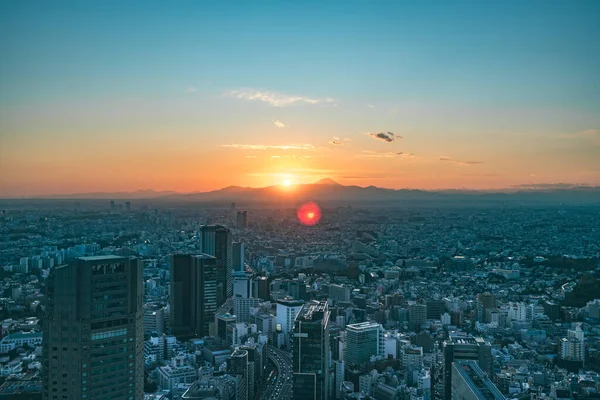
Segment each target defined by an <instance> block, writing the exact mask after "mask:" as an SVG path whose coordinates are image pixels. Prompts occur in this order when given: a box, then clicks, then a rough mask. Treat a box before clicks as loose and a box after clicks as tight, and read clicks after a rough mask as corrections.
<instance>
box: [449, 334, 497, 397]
mask: <svg viewBox="0 0 600 400" xmlns="http://www.w3.org/2000/svg"><path fill="white" fill-rule="evenodd" d="M461 360H474V361H477V363H478V364H479V367H480V368H481V369H482V370H483V371H484V372H485V373H487V374H488V375H489V376H491V375H492V372H493V364H492V346H491V345H490V344H489V343H488V342H486V341H485V340H483V339H482V338H479V337H473V336H470V335H463V334H451V335H450V339H448V340H446V341H445V342H444V399H445V400H451V398H452V396H451V395H452V363H453V362H455V361H461Z"/></svg>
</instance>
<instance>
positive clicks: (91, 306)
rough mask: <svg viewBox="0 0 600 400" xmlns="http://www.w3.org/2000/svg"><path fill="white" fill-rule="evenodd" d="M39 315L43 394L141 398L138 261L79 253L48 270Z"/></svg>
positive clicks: (141, 313)
mask: <svg viewBox="0 0 600 400" xmlns="http://www.w3.org/2000/svg"><path fill="white" fill-rule="evenodd" d="M46 301H47V304H46V314H45V317H44V320H43V343H42V348H43V357H42V359H43V378H42V379H43V387H44V389H43V398H44V399H46V400H54V399H94V400H95V399H99V400H102V399H123V400H128V399H141V398H143V397H144V311H143V293H142V264H141V262H140V261H139V260H137V259H135V258H128V257H118V256H95V257H82V258H78V259H75V260H73V261H72V262H71V263H70V264H68V265H62V266H59V267H56V268H54V269H53V271H52V273H51V274H50V276H49V277H48V280H47V285H46Z"/></svg>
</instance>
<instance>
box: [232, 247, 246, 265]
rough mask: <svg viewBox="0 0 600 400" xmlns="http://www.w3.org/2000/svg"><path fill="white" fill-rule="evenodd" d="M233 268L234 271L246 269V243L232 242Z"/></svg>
mask: <svg viewBox="0 0 600 400" xmlns="http://www.w3.org/2000/svg"><path fill="white" fill-rule="evenodd" d="M231 247H232V255H231V257H232V265H233V267H232V269H233V270H234V271H244V243H242V242H233V244H232V246H231Z"/></svg>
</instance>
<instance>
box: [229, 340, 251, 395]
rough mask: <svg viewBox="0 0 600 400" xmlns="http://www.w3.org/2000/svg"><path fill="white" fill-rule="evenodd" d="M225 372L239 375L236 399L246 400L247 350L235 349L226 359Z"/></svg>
mask: <svg viewBox="0 0 600 400" xmlns="http://www.w3.org/2000/svg"><path fill="white" fill-rule="evenodd" d="M227 372H228V373H230V374H232V375H237V376H238V377H239V381H238V382H239V385H238V390H237V399H238V400H248V351H247V350H242V349H235V350H234V351H233V353H231V355H230V356H229V358H228V359H227Z"/></svg>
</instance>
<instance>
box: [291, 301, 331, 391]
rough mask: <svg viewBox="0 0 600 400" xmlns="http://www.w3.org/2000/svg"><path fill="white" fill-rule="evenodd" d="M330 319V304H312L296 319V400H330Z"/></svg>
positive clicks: (294, 335) (316, 302)
mask: <svg viewBox="0 0 600 400" xmlns="http://www.w3.org/2000/svg"><path fill="white" fill-rule="evenodd" d="M329 316H330V311H329V309H328V306H327V302H326V301H321V302H318V301H311V302H310V303H307V304H305V305H304V306H303V307H302V309H301V310H300V312H299V313H298V315H297V316H296V320H295V321H294V331H293V335H292V336H293V340H292V343H293V346H292V365H293V371H294V398H295V399H302V400H311V399H312V400H326V399H328V394H329V373H330V371H329V359H330V354H329V353H330V349H329Z"/></svg>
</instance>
